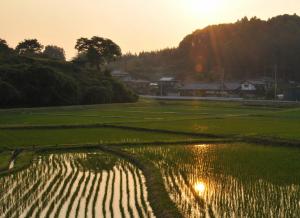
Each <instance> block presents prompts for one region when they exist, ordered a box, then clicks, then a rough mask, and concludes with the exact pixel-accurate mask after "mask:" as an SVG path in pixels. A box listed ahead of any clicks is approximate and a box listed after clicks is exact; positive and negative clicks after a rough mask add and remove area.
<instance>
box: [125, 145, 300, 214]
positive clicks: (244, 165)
mask: <svg viewBox="0 0 300 218" xmlns="http://www.w3.org/2000/svg"><path fill="white" fill-rule="evenodd" d="M126 150H127V151H129V152H131V153H135V154H139V155H142V156H143V158H145V159H148V160H150V161H152V162H153V163H154V164H155V165H156V166H157V167H158V168H159V169H160V171H161V173H162V175H163V179H164V183H165V187H166V189H167V191H168V193H169V195H170V198H171V199H172V201H173V202H175V203H176V205H177V207H178V208H179V210H180V212H181V213H182V214H183V215H184V217H195V218H196V217H197V218H198V217H222V218H223V217H300V158H299V157H300V150H299V149H294V148H281V147H271V146H270V147H265V146H257V145H247V144H239V145H197V146H161V147H160V146H153V147H138V148H128V149H126Z"/></svg>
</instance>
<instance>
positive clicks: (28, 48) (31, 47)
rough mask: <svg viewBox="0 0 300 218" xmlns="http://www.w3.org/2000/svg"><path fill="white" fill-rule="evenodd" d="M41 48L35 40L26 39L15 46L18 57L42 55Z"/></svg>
mask: <svg viewBox="0 0 300 218" xmlns="http://www.w3.org/2000/svg"><path fill="white" fill-rule="evenodd" d="M43 47H44V46H43V45H41V44H40V43H39V42H38V40H37V39H26V40H24V41H23V42H20V43H19V44H18V45H17V47H16V52H17V53H18V54H19V55H25V56H36V55H39V54H41V53H42V49H43Z"/></svg>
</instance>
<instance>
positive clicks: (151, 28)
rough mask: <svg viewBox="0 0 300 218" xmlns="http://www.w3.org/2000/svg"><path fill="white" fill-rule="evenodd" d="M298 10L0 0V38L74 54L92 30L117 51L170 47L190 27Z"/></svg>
mask: <svg viewBox="0 0 300 218" xmlns="http://www.w3.org/2000/svg"><path fill="white" fill-rule="evenodd" d="M284 13H288V14H293V13H297V14H300V1H299V0H284V1H283V0H264V1H263V0H0V27H1V28H0V38H3V39H6V40H7V42H8V43H9V45H10V46H13V47H14V46H15V45H16V44H17V43H18V42H19V41H22V40H23V39H24V38H37V39H39V40H40V42H41V43H42V44H44V45H47V44H55V45H58V46H61V47H63V48H64V49H65V50H66V53H67V56H68V58H71V57H73V56H74V55H75V54H76V51H75V50H74V45H75V42H76V39H77V38H80V37H82V36H83V37H91V36H93V35H98V36H102V37H106V38H111V39H112V40H114V41H115V42H116V43H118V44H119V45H120V46H121V48H122V51H123V53H126V52H129V51H131V52H133V53H134V52H140V51H150V50H157V49H161V48H165V47H174V46H177V45H178V43H179V42H180V41H181V40H182V38H183V37H184V36H185V35H187V34H189V33H191V32H193V31H194V30H195V29H198V28H202V27H205V26H206V25H209V24H215V23H224V22H234V21H236V20H237V19H239V18H241V17H243V16H249V17H251V16H258V17H260V18H263V19H267V18H269V17H272V16H275V15H278V14H284Z"/></svg>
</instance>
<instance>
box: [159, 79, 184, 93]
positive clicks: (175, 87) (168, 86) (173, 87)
mask: <svg viewBox="0 0 300 218" xmlns="http://www.w3.org/2000/svg"><path fill="white" fill-rule="evenodd" d="M157 84H158V88H159V93H158V95H160V96H179V95H180V87H181V85H180V82H179V81H178V80H176V79H175V78H174V77H162V78H160V80H159V81H157Z"/></svg>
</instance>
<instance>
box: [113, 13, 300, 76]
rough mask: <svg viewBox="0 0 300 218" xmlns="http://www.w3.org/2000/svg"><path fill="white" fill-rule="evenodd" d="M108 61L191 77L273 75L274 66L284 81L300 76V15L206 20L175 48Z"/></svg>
mask: <svg viewBox="0 0 300 218" xmlns="http://www.w3.org/2000/svg"><path fill="white" fill-rule="evenodd" d="M112 67H113V68H116V69H122V70H124V71H127V72H129V73H131V74H132V75H133V76H136V77H139V78H144V79H149V80H156V79H158V78H159V77H160V76H163V75H169V76H175V77H177V78H178V79H181V80H193V81H194V80H201V81H215V80H220V79H225V80H242V79H253V78H260V77H274V72H275V71H276V72H278V78H279V79H280V80H282V81H287V80H291V81H300V17H299V16H297V15H282V16H277V17H274V18H271V19H269V20H267V21H264V20H261V19H259V18H257V17H253V18H251V19H248V18H247V17H245V18H243V19H241V20H239V21H237V22H236V23H232V24H220V25H212V26H208V27H206V28H204V29H201V30H197V31H195V32H193V33H192V34H190V35H188V36H186V37H185V38H184V39H183V41H182V42H180V44H179V46H178V47H177V48H169V49H164V50H161V51H156V52H142V53H140V54H139V55H132V54H127V55H124V56H123V57H122V58H121V59H120V60H119V61H118V62H117V63H114V64H113V65H112Z"/></svg>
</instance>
